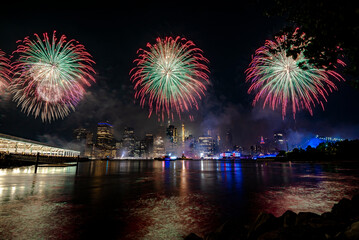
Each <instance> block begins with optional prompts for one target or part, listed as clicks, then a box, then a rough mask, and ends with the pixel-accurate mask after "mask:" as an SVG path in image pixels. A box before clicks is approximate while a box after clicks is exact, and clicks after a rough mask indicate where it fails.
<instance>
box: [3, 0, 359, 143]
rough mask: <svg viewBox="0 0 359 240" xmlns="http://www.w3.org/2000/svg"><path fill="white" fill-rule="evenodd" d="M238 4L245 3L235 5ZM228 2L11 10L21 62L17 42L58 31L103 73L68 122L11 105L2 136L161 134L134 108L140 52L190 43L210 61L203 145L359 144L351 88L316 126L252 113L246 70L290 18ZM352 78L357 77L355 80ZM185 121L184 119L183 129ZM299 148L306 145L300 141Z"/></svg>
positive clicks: (199, 126)
mask: <svg viewBox="0 0 359 240" xmlns="http://www.w3.org/2000/svg"><path fill="white" fill-rule="evenodd" d="M233 3H236V2H233ZM233 3H230V2H226V1H221V3H216V4H213V5H208V4H204V5H200V4H194V3H191V2H186V3H185V5H184V2H180V1H173V2H172V3H163V2H156V1H153V3H147V4H145V5H144V4H142V3H136V2H132V3H131V4H130V5H128V4H127V5H126V4H122V5H118V3H116V2H113V3H107V2H102V1H96V2H94V3H87V4H86V5H81V4H73V3H70V2H61V3H59V4H58V5H51V6H49V7H47V5H39V6H36V5H33V4H31V5H30V4H29V5H21V6H17V5H14V6H8V7H6V8H5V9H2V10H1V14H0V29H1V38H0V49H2V50H3V51H5V52H6V53H7V54H11V53H12V51H14V50H15V49H16V41H17V40H21V39H23V38H24V37H26V36H33V33H38V34H42V33H43V32H48V33H49V34H52V32H53V30H56V31H57V35H58V36H60V34H65V35H66V36H67V37H68V38H69V39H76V40H78V41H79V42H80V43H82V44H84V45H85V47H86V49H87V51H88V52H89V53H90V54H91V55H92V56H93V58H94V60H95V62H96V65H95V66H94V68H95V70H96V72H97V74H96V76H95V77H96V81H97V83H96V84H94V85H93V86H92V87H90V88H88V89H87V94H86V95H85V97H84V99H83V100H82V101H81V102H80V104H79V105H78V106H77V108H76V112H73V113H71V114H70V115H69V116H67V117H66V118H65V119H64V120H61V119H60V120H56V121H55V122H53V123H51V124H49V123H43V122H42V121H41V119H34V117H33V116H26V114H24V113H22V112H21V111H20V109H19V108H17V107H16V104H15V103H14V102H11V96H5V97H3V99H2V102H1V104H0V111H1V117H0V132H2V133H6V134H11V135H15V136H19V137H24V138H29V139H34V140H40V141H47V142H50V143H55V144H60V145H62V144H63V143H64V142H66V141H70V140H71V138H72V131H73V130H74V129H75V128H77V127H86V128H92V129H94V128H95V127H96V123H97V122H99V121H105V120H108V121H110V123H112V124H113V125H114V127H115V134H116V136H117V137H118V138H119V137H121V135H122V131H123V128H124V127H125V126H132V127H134V128H135V132H136V135H137V136H138V137H143V136H144V134H145V133H146V132H153V131H154V129H156V128H157V126H158V124H159V123H158V122H157V118H155V117H152V118H151V119H148V118H147V112H148V109H142V108H141V107H139V104H138V102H134V100H133V95H134V92H133V87H132V83H131V82H130V78H129V71H130V70H131V68H133V67H134V64H133V62H132V61H133V60H134V59H135V58H136V51H137V50H138V49H139V48H145V46H146V43H147V42H150V43H153V42H154V41H155V39H156V38H157V37H165V36H173V37H175V36H177V35H179V36H182V37H185V38H187V39H189V40H192V41H193V42H194V43H195V44H196V45H197V46H198V47H199V48H201V49H202V50H203V51H204V56H205V57H206V58H207V59H209V61H210V65H209V67H210V71H211V74H210V81H211V82H212V85H211V86H209V88H208V93H207V95H206V97H205V99H204V100H203V101H202V102H201V103H200V105H201V108H200V110H199V111H198V112H195V113H194V116H195V121H194V122H188V121H184V123H185V125H186V127H188V129H190V130H192V132H193V133H194V135H196V136H198V135H199V134H201V133H202V132H203V131H205V130H206V129H208V128H212V129H215V130H218V131H219V132H220V134H221V135H223V133H224V132H225V131H227V130H228V129H230V130H231V132H232V134H233V138H234V143H236V144H240V145H244V146H248V145H250V144H253V143H254V142H255V141H256V140H258V138H259V136H261V135H263V136H266V137H270V136H272V135H273V132H274V131H283V130H285V131H286V132H287V133H288V136H289V137H293V138H302V137H303V136H304V135H308V134H319V135H327V136H338V137H343V138H358V137H359V125H358V123H359V105H358V100H359V91H358V90H354V89H352V88H351V87H349V86H348V84H346V83H337V86H338V88H339V91H337V92H334V93H332V94H331V95H330V96H329V97H328V102H327V103H325V108H326V110H325V111H324V112H323V111H322V110H321V108H319V107H317V108H316V109H315V110H314V116H310V115H309V113H307V112H300V113H298V114H297V115H296V120H295V121H294V120H293V118H292V116H291V114H288V116H287V118H286V119H285V120H282V117H281V115H280V110H278V111H274V112H273V111H271V110H269V109H264V110H263V109H262V108H261V107H260V106H256V107H254V108H253V107H252V105H251V102H252V100H253V95H248V94H247V89H248V84H247V83H245V73H244V71H245V69H246V68H247V66H248V64H249V63H250V60H251V55H252V54H254V51H255V50H256V49H257V48H258V47H260V46H261V45H263V44H264V42H265V40H266V39H272V38H273V35H274V34H275V33H277V32H278V31H279V30H280V29H281V28H282V27H283V26H284V25H285V21H284V20H283V19H281V18H275V17H271V18H268V17H265V16H264V15H263V10H264V9H265V6H263V5H259V4H258V5H257V4H248V3H243V2H242V4H236V5H233ZM345 77H346V78H350V76H345ZM180 124H181V121H179V120H178V119H176V121H175V122H174V125H177V126H179V125H180ZM294 141H297V140H294Z"/></svg>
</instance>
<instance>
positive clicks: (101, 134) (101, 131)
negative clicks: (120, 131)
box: [96, 122, 115, 149]
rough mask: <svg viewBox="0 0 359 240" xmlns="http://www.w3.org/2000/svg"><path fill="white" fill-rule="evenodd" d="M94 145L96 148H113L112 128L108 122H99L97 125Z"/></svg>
mask: <svg viewBox="0 0 359 240" xmlns="http://www.w3.org/2000/svg"><path fill="white" fill-rule="evenodd" d="M96 144H97V147H100V148H106V149H108V148H112V147H113V146H114V144H115V142H114V138H113V127H112V125H111V124H109V123H108V122H99V123H98V124H97V136H96Z"/></svg>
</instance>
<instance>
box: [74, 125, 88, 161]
mask: <svg viewBox="0 0 359 240" xmlns="http://www.w3.org/2000/svg"><path fill="white" fill-rule="evenodd" d="M73 133H74V139H75V141H76V142H77V143H78V144H76V147H75V148H76V149H75V150H77V151H80V155H81V156H86V157H89V156H87V154H86V153H87V151H86V149H87V141H86V140H87V135H88V134H89V133H90V132H89V131H88V130H87V129H85V128H76V129H75V130H74V132H73Z"/></svg>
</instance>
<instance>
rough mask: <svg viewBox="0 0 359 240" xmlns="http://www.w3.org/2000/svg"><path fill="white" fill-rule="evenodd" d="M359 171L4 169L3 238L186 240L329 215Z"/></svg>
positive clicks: (226, 166)
mask: <svg viewBox="0 0 359 240" xmlns="http://www.w3.org/2000/svg"><path fill="white" fill-rule="evenodd" d="M358 173H359V165H358V164H339V165H338V164H336V165H335V164H309V163H301V164H298V163H273V162H268V163H265V162H246V163H244V162H242V163H241V162H233V161H227V162H226V161H215V160H202V161H185V160H178V161H171V162H163V161H150V160H131V161H124V160H121V161H92V162H83V163H80V164H79V168H78V172H77V174H76V167H41V168H39V169H38V172H37V174H34V166H30V167H21V168H14V169H0V239H182V238H183V237H184V236H186V235H188V234H189V233H191V232H194V233H196V234H198V235H199V236H203V235H204V234H205V233H208V232H210V231H211V230H213V229H214V228H215V227H217V226H218V225H220V224H221V223H222V222H224V221H225V220H226V219H228V218H231V217H235V218H238V219H241V220H243V222H248V221H251V220H253V219H254V218H255V217H256V216H257V214H258V213H259V212H261V211H266V212H270V213H273V214H274V215H276V216H279V215H281V214H283V213H284V212H285V211H286V210H287V209H290V210H293V211H295V212H301V211H312V212H316V213H318V214H320V213H323V212H326V211H330V209H331V208H332V206H333V204H334V203H336V202H337V201H339V200H340V199H341V198H343V197H347V198H351V197H352V196H353V195H354V194H357V193H359V174H358Z"/></svg>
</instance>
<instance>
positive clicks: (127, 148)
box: [122, 127, 136, 157]
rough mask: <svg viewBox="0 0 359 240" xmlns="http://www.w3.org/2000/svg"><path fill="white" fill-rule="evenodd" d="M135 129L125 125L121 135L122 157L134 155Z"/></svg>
mask: <svg viewBox="0 0 359 240" xmlns="http://www.w3.org/2000/svg"><path fill="white" fill-rule="evenodd" d="M135 144H136V140H135V131H134V129H133V128H132V127H125V129H124V131H123V136H122V148H123V152H124V157H134V156H135Z"/></svg>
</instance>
